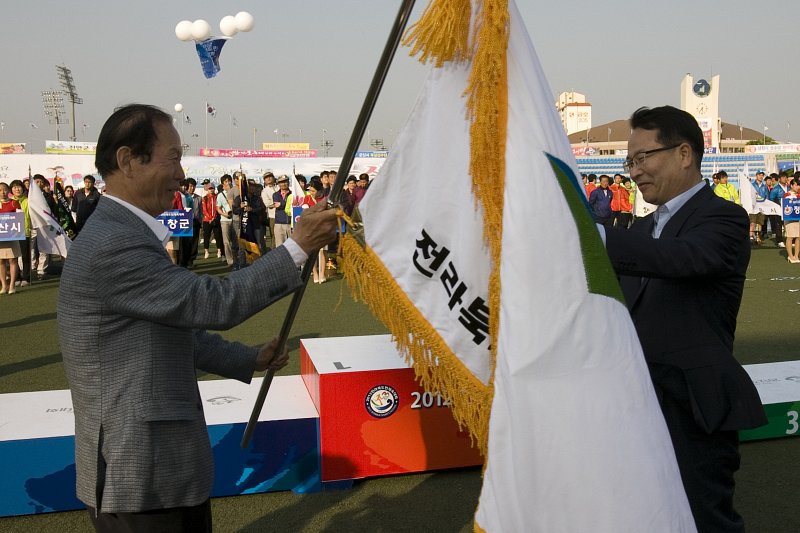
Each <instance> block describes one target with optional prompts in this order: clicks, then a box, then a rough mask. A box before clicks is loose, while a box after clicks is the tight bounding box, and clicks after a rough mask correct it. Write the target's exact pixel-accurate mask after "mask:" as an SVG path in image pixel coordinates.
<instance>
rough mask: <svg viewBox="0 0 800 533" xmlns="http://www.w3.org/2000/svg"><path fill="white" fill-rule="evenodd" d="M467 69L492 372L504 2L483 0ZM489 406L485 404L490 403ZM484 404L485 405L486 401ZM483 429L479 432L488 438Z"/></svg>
mask: <svg viewBox="0 0 800 533" xmlns="http://www.w3.org/2000/svg"><path fill="white" fill-rule="evenodd" d="M478 19H479V26H478V30H477V37H476V39H475V40H476V45H477V46H476V49H475V54H474V57H473V60H472V70H471V71H470V75H469V85H468V87H467V91H466V93H467V95H468V96H467V117H468V118H469V119H470V122H471V125H470V130H469V132H470V154H469V159H470V161H469V169H470V176H471V177H472V192H473V193H474V194H475V198H476V199H477V202H479V203H480V204H481V205H483V212H484V221H485V222H484V226H483V237H484V239H485V240H486V242H488V243H489V251H490V254H491V257H492V270H491V274H490V275H489V338H491V339H492V350H491V356H492V375H491V378H490V381H489V382H490V384H492V388H494V386H493V384H494V369H495V365H496V362H497V331H498V328H499V319H500V254H501V251H502V239H503V201H504V191H505V177H506V126H507V123H508V76H507V70H508V65H507V62H506V51H507V49H508V22H509V16H508V1H507V0H484V1H483V8H482V10H481V12H480V13H479V15H478ZM490 405H491V404H490ZM487 409H489V407H488V406H487ZM486 430H487V433H486V434H483V435H482V437H484V438H488V426H487V427H486Z"/></svg>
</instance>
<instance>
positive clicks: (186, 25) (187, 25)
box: [175, 20, 192, 41]
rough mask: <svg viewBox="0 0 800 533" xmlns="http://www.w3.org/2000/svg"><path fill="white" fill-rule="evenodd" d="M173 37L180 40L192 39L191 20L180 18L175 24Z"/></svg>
mask: <svg viewBox="0 0 800 533" xmlns="http://www.w3.org/2000/svg"><path fill="white" fill-rule="evenodd" d="M175 37H177V38H178V39H180V40H181V41H190V40H191V39H192V21H191V20H182V21H180V22H179V23H178V25H177V26H175Z"/></svg>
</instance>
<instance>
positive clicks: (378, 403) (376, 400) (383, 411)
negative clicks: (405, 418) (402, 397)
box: [364, 385, 399, 418]
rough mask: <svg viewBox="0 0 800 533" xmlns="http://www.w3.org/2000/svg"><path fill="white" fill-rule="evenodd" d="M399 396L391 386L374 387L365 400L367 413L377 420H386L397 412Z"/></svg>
mask: <svg viewBox="0 0 800 533" xmlns="http://www.w3.org/2000/svg"><path fill="white" fill-rule="evenodd" d="M398 404H399V396H398V395H397V391H396V390H394V389H393V388H392V387H390V386H389V385H378V386H377V387H372V389H370V391H369V392H368V393H367V397H366V398H365V399H364V406H365V407H366V408H367V412H368V413H369V414H371V415H372V416H374V417H375V418H386V417H387V416H390V415H391V414H392V413H394V412H395V411H396V410H397V405H398Z"/></svg>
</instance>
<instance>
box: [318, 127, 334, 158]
mask: <svg viewBox="0 0 800 533" xmlns="http://www.w3.org/2000/svg"><path fill="white" fill-rule="evenodd" d="M327 133H328V130H326V129H324V128H323V130H322V143H321V144H320V146H322V149H323V150H325V157H328V152H329V151H330V149H331V148H333V139H326V138H325V135H327Z"/></svg>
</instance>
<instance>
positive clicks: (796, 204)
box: [782, 198, 800, 222]
mask: <svg viewBox="0 0 800 533" xmlns="http://www.w3.org/2000/svg"><path fill="white" fill-rule="evenodd" d="M782 207H783V220H784V222H796V221H798V220H800V198H784V199H783V206H782Z"/></svg>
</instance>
